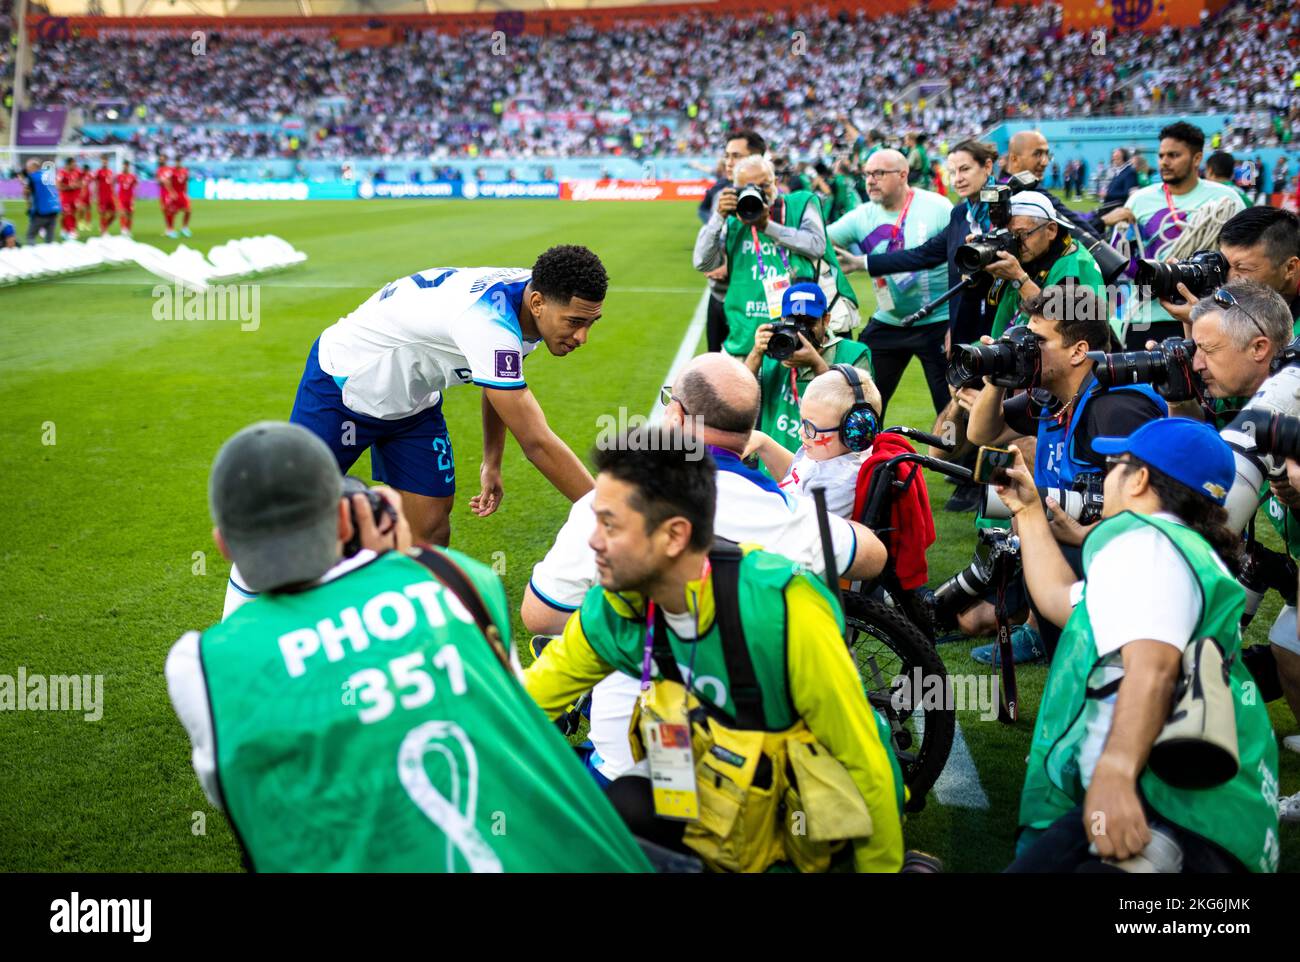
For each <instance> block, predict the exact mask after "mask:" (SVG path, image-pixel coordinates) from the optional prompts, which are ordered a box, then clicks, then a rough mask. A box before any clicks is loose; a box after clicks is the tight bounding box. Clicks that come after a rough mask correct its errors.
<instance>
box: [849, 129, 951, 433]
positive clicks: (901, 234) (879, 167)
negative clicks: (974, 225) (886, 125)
mask: <svg viewBox="0 0 1300 962" xmlns="http://www.w3.org/2000/svg"><path fill="white" fill-rule="evenodd" d="M864 176H865V177H866V181H867V203H865V204H863V205H861V206H860V207H856V208H854V209H853V210H851V211H849V212H848V213H847V214H845V215H844V216H843V217H841V218H840V219H839V220H837V221H835V223H833V224H831V225H830V227H828V228H827V230H826V233H827V234H828V235H829V236H830V239H831V243H832V244H834V245H835V250H836V253H837V254H838V255H839V259H840V266H841V267H842V268H843V269H844V270H845V271H846V272H848V271H860V270H863V269H864V268H865V265H866V259H867V255H870V254H882V253H887V252H890V251H900V250H903V249H905V248H909V247H919V246H920V245H921V244H924V243H925V242H926V241H928V240H929V239H930V238H932V237H935V236H937V235H939V234H942V233H944V232H945V231H946V230H947V229H948V222H949V221H950V220H951V219H952V204H951V203H950V202H949V201H948V198H946V197H941V196H940V195H939V194H936V193H934V192H933V191H928V190H918V189H916V188H914V187H909V186H908V185H907V181H908V165H907V158H905V157H904V156H903V155H902V154H901V153H899V152H898V151H897V150H889V149H885V150H878V151H876V152H875V153H874V154H872V155H871V156H870V157H869V158H867V163H866V166H865V167H864ZM872 287H873V289H874V290H875V293H876V311H875V313H874V314H872V315H871V321H870V323H868V324H867V326H866V328H865V329H864V330H863V332H862V336H861V338H860V340H861V341H862V342H863V343H864V344H866V345H867V346H868V347H869V348H871V364H872V369H873V371H874V373H875V380H876V385H877V386H878V387H879V388H880V396H881V400H882V403H884V404H885V405H886V406H887V405H888V404H889V399H890V398H891V397H892V396H893V394H894V391H895V390H896V389H897V388H898V383H899V381H900V380H901V379H902V377H903V372H904V371H905V370H907V365H908V364H909V363H911V360H912V358H913V357H915V358H917V359H918V360H919V361H920V362H921V369H922V370H923V371H924V372H925V381H926V384H927V385H928V387H929V389H930V400H931V402H932V403H933V404H934V410H935V413H938V412H939V411H942V410H943V408H944V406H945V405H946V404H947V403H948V396H949V395H948V385H947V381H946V380H945V374H946V372H947V368H948V362H947V358H946V357H945V355H944V350H943V339H944V334H945V333H946V332H947V329H948V305H947V304H944V305H943V306H942V307H940V308H939V309H938V310H936V311H935V312H934V313H933V314H931V315H930V316H929V317H927V318H925V319H924V320H922V321H920V322H918V323H917V324H916V325H915V326H913V327H903V326H902V325H901V322H902V319H903V318H905V317H907V315H909V314H911V313H912V312H913V311H916V310H919V309H920V308H921V306H922V305H923V304H925V303H927V302H928V301H931V300H933V299H934V298H936V297H938V296H939V295H940V294H942V293H943V292H944V291H945V290H947V288H948V266H947V265H946V264H940V265H939V266H937V267H933V268H931V269H929V270H921V271H914V272H910V273H906V274H891V275H889V276H888V277H877V278H875V279H874V281H873V282H872ZM883 415H884V412H883V411H882V412H881V416H882V417H883Z"/></svg>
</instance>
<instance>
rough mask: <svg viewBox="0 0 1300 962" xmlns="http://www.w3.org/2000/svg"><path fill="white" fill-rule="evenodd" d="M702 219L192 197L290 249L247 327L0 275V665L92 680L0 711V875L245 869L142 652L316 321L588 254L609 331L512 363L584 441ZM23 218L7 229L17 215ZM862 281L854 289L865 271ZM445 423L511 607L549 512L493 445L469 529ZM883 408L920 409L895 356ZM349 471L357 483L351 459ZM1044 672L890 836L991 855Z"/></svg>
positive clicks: (147, 282)
mask: <svg viewBox="0 0 1300 962" xmlns="http://www.w3.org/2000/svg"><path fill="white" fill-rule="evenodd" d="M698 224H699V222H698V221H697V220H696V218H695V213H694V205H692V204H689V203H619V202H593V203H583V204H579V203H554V202H544V201H485V202H481V203H468V202H454V201H453V202H428V201H407V202H401V201H391V202H383V201H373V202H309V203H273V202H224V203H215V202H208V203H204V202H199V203H197V204H196V205H195V212H194V224H193V226H194V231H195V234H194V237H193V239H191V240H188V241H185V243H188V244H189V245H190V246H193V247H196V248H198V249H200V250H203V251H207V250H208V249H209V248H211V247H212V246H213V245H215V244H218V243H220V242H222V241H225V240H228V239H231V238H234V237H241V236H249V235H256V234H265V233H272V234H278V235H280V236H281V237H284V238H285V239H286V240H288V241H290V242H291V243H292V244H293V245H294V246H295V247H297V248H298V249H299V250H302V251H304V252H306V253H307V254H308V256H309V260H308V261H307V262H306V263H305V264H303V265H301V266H299V267H296V268H293V269H291V270H288V271H285V272H283V273H280V274H275V275H270V276H267V277H264V278H261V279H259V280H258V281H257V282H256V283H257V284H258V295H259V297H258V307H259V315H260V316H259V318H258V323H257V326H256V329H255V330H242V329H241V323H240V321H239V320H238V319H234V320H184V319H174V320H159V319H157V317H156V314H158V313H161V311H156V310H155V305H156V303H157V302H158V300H157V297H156V295H155V286H156V285H157V284H159V283H160V282H159V281H158V280H157V279H156V278H154V277H153V276H152V275H150V274H148V273H146V272H145V271H143V270H141V269H138V268H134V267H133V268H124V269H116V270H112V271H105V272H101V273H94V274H87V275H81V276H76V277H69V278H65V279H62V280H58V281H53V282H44V283H37V284H30V285H22V286H18V287H8V288H0V364H3V367H4V369H5V371H6V372H7V373H6V375H5V377H4V379H3V381H0V409H3V410H4V411H5V427H4V430H3V432H0V477H3V482H2V483H3V489H4V493H5V499H4V500H5V503H6V504H7V505H8V508H7V509H6V519H5V521H4V523H3V525H2V526H0V585H2V586H3V593H4V598H5V603H4V605H3V608H2V609H0V674H3V675H10V676H15V675H16V674H17V672H18V670H19V669H20V668H22V669H25V671H26V672H27V673H28V674H29V675H31V674H44V675H64V674H79V675H102V676H103V678H104V681H103V706H102V710H103V717H102V718H101V719H100V720H98V721H93V722H92V721H85V720H83V718H82V715H81V714H80V713H75V712H54V711H43V712H30V711H26V712H18V711H4V712H0V869H3V870H5V871H23V870H29V871H31V870H34V871H231V870H237V869H239V868H240V858H239V852H238V849H237V846H236V843H235V840H234V838H233V836H232V834H231V832H230V830H229V828H228V826H227V824H226V822H225V820H224V818H223V817H222V816H221V815H220V813H219V812H217V811H215V810H213V809H211V808H210V806H209V805H208V804H207V801H206V799H205V798H204V797H203V794H202V792H201V791H200V789H199V786H198V783H197V781H196V779H195V777H194V774H193V772H192V770H191V768H190V762H189V742H188V739H187V738H186V736H185V732H184V731H183V729H182V728H181V725H180V723H179V722H178V721H177V720H176V717H175V715H174V714H173V712H172V709H171V705H170V703H169V701H168V698H167V691H166V685H165V683H164V679H163V673H162V668H163V661H164V658H165V657H166V654H167V651H168V649H169V647H170V646H171V644H172V643H173V642H174V641H175V640H176V639H177V638H178V637H179V636H180V635H181V633H182V632H184V631H185V630H187V629H191V628H203V627H206V626H207V625H209V624H211V623H212V622H214V621H216V620H217V619H219V618H220V615H221V608H222V601H223V597H224V594H225V588H226V575H227V571H228V565H227V564H226V563H225V562H224V561H223V560H222V559H221V556H220V555H219V554H218V552H217V550H216V548H215V546H214V545H213V543H212V538H211V520H210V517H209V514H208V504H207V476H208V469H209V466H210V464H211V461H212V458H213V456H214V455H215V453H216V451H217V449H218V447H219V446H220V445H221V443H222V441H224V440H225V439H226V438H228V437H229V436H230V435H231V434H233V433H234V432H235V431H237V430H239V429H240V428H241V427H243V426H245V425H247V424H249V423H251V422H253V421H257V420H261V419H265V418H278V419H283V418H287V417H288V414H289V410H290V407H291V405H292V402H293V396H294V390H295V387H296V385H297V383H298V378H299V376H300V375H301V373H302V368H303V362H304V359H305V357H306V354H307V349H308V348H309V346H310V345H311V342H312V340H313V339H314V338H315V336H316V335H317V334H318V333H319V332H320V331H321V330H322V329H323V328H324V327H325V326H326V325H328V324H330V323H332V322H333V321H334V320H336V319H337V318H338V317H340V316H341V315H343V314H345V313H347V312H348V311H350V310H351V309H352V308H354V307H355V306H356V305H357V304H359V303H360V302H361V301H362V300H364V299H365V298H366V297H368V296H369V295H370V294H371V293H372V292H373V291H374V290H376V289H377V288H379V287H380V286H382V285H383V284H384V283H386V282H387V281H389V280H391V279H393V278H395V277H400V276H403V275H405V274H409V273H411V272H413V271H416V270H420V269H423V268H427V267H431V266H436V265H442V264H447V265H503V266H509V265H525V266H526V265H528V264H531V263H532V261H533V259H534V258H535V257H536V256H537V254H538V253H540V252H541V251H542V250H543V249H545V248H547V247H549V246H551V245H552V244H556V243H579V244H585V245H587V246H589V247H591V248H592V249H593V250H595V251H596V252H597V253H599V254H600V256H601V257H602V259H603V260H604V262H605V264H606V267H607V268H608V271H609V275H610V283H611V289H610V294H609V297H608V299H607V301H606V304H605V316H604V318H603V319H602V320H601V321H600V322H599V323H598V324H597V325H596V327H595V329H594V331H593V334H592V337H591V340H590V342H589V343H588V345H587V346H586V347H585V348H583V349H582V350H581V351H579V352H577V354H575V355H573V356H572V357H569V358H566V359H563V360H561V359H559V358H554V357H550V356H541V355H539V356H538V357H536V358H534V360H533V361H531V362H530V363H529V372H528V373H529V384H530V385H531V387H532V388H533V390H534V392H535V393H536V394H537V396H538V398H539V399H540V401H541V403H542V405H543V407H544V408H545V409H546V413H547V417H548V419H549V420H550V422H551V424H552V426H553V427H554V428H555V430H556V431H557V432H558V433H559V434H560V436H561V437H563V438H564V439H565V440H566V441H567V442H568V443H569V444H570V446H572V447H573V448H574V450H576V451H578V452H580V453H582V454H585V453H586V452H588V451H589V449H590V448H591V445H592V443H593V442H594V440H595V438H596V435H597V433H598V431H599V426H598V419H600V418H601V417H602V416H603V415H613V416H615V417H617V416H618V414H619V410H620V408H624V409H626V411H627V412H628V413H629V414H645V413H648V412H649V410H650V408H651V405H652V404H653V402H654V400H655V397H656V394H657V392H658V390H659V387H660V386H661V385H662V384H663V383H664V377H665V374H666V372H667V370H668V368H669V366H670V364H671V362H672V359H673V357H674V356H675V355H676V353H677V350H678V347H679V345H680V343H681V341H682V339H683V336H684V334H685V332H686V330H687V328H688V327H689V325H690V321H691V317H692V315H693V313H694V312H695V311H696V309H697V307H698V305H699V302H700V295H701V292H702V290H703V283H702V280H701V278H700V276H699V275H698V274H696V273H695V272H694V271H693V270H692V269H691V264H690V259H691V246H692V243H693V240H694V236H695V231H696V229H697V227H698ZM18 228H19V233H20V236H21V233H22V232H23V230H24V229H25V224H24V223H22V222H21V220H20V223H19V224H18ZM160 231H161V221H160V218H159V216H158V213H157V211H156V209H153V208H152V207H151V205H141V210H140V212H139V219H138V222H137V225H136V236H137V238H138V239H140V240H144V241H146V242H149V243H155V244H157V245H158V246H159V247H161V248H163V249H164V250H171V249H172V248H174V247H175V246H176V243H177V242H176V241H169V240H166V239H164V238H162V237H161V236H160ZM857 287H858V289H859V291H860V292H861V293H862V294H863V295H864V297H865V298H866V299H867V301H868V302H869V300H870V293H869V291H868V289H867V285H865V284H863V283H862V282H861V279H860V277H859V279H858V283H857ZM243 326H249V327H251V326H252V325H251V324H248V325H243ZM699 349H700V350H702V349H703V345H702V344H701V345H700V346H699ZM445 409H446V414H447V419H448V422H449V424H450V430H451V436H452V439H453V442H454V444H455V447H456V461H457V465H458V474H459V475H460V478H461V487H460V488H459V490H458V492H457V504H456V509H455V513H454V516H453V526H452V543H453V545H455V546H456V547H458V548H461V549H462V550H464V551H467V552H469V553H470V554H471V555H474V556H475V557H478V558H480V559H483V560H485V561H489V562H495V563H496V564H497V567H498V569H499V570H500V569H501V568H502V567H503V568H504V578H505V582H506V587H507V590H508V592H509V595H510V598H511V600H512V601H513V602H514V603H515V604H516V605H517V604H518V602H519V599H520V597H521V595H522V592H523V588H524V586H525V584H526V583H527V580H528V576H529V573H530V571H531V568H532V566H533V564H534V563H535V562H536V561H537V560H538V559H539V558H541V556H542V555H543V553H544V552H545V550H546V548H547V547H548V546H549V544H550V541H551V538H552V536H553V535H554V533H555V531H556V530H557V529H558V528H559V527H560V525H561V524H562V522H563V520H564V517H565V513H566V511H567V502H566V501H565V500H564V499H563V498H562V497H561V496H560V495H559V494H557V493H556V492H555V491H553V490H552V489H551V488H550V487H549V485H547V484H546V482H545V481H544V480H543V479H542V478H541V477H540V476H539V475H538V474H537V473H536V472H535V471H534V470H533V469H532V468H531V467H530V466H529V465H528V464H527V463H526V462H525V461H524V459H523V457H522V455H521V454H520V452H519V450H518V448H517V447H515V446H514V445H513V444H511V445H510V446H508V448H507V454H506V459H505V490H506V495H505V500H504V502H503V503H502V506H501V508H500V510H498V511H497V512H496V514H494V515H493V516H491V517H489V518H486V519H478V518H475V517H474V516H473V515H472V514H471V513H470V512H469V509H468V505H467V502H468V499H469V497H470V495H471V494H474V493H476V492H477V487H476V484H477V467H478V464H479V460H480V456H481V450H480V441H479V438H480V427H479V396H478V392H477V391H474V390H460V391H452V392H450V393H449V394H448V395H447V401H446V405H445ZM889 420H890V422H891V423H900V422H901V423H906V424H911V425H914V426H917V427H922V428H929V426H930V424H931V422H932V421H933V415H932V411H931V410H930V406H929V402H928V399H927V396H926V394H925V391H924V386H923V383H922V379H921V376H920V369H919V367H918V366H917V365H913V366H912V367H911V369H909V371H908V373H907V375H906V377H905V378H904V381H903V384H902V387H901V388H900V390H899V393H898V395H897V396H896V397H895V399H894V401H893V402H892V403H891V406H890V411H889ZM353 473H354V474H359V475H361V476H363V477H368V476H369V475H368V463H367V461H366V458H365V457H364V456H363V458H362V460H361V462H359V464H358V465H357V467H356V468H354V469H353ZM931 491H932V496H933V498H934V500H935V502H936V509H938V508H939V506H940V505H942V503H943V501H944V500H946V498H947V495H948V492H949V491H950V489H949V488H948V486H947V485H945V484H943V483H942V482H941V481H940V480H939V479H935V478H932V479H931ZM936 522H937V526H938V532H939V540H938V542H937V543H936V544H935V545H934V547H933V548H932V549H931V551H930V555H929V560H930V571H931V576H932V581H933V582H934V583H937V582H938V581H939V580H941V579H943V578H945V577H947V576H948V575H949V574H951V573H952V572H954V571H957V570H958V569H960V568H962V567H964V566H965V565H966V564H967V563H968V561H969V560H970V554H971V550H972V548H973V546H974V537H973V530H972V526H971V516H970V515H954V514H947V513H944V512H942V511H938V512H937V517H936ZM1261 527H1267V525H1263V526H1261ZM1265 537H1266V538H1268V537H1271V531H1269V532H1266V534H1265ZM1273 544H1274V546H1275V547H1276V543H1275V542H1274V543H1273ZM1276 610H1277V599H1276V597H1272V598H1270V599H1268V601H1266V603H1265V607H1264V609H1263V610H1262V611H1261V614H1260V616H1259V617H1258V618H1257V619H1256V621H1255V624H1254V625H1253V626H1252V627H1251V630H1250V633H1249V640H1251V641H1260V640H1262V639H1263V638H1264V637H1265V634H1266V630H1267V626H1268V625H1269V624H1270V623H1271V621H1272V619H1273V616H1274V614H1275V613H1276ZM516 629H517V631H519V632H520V634H522V631H521V628H520V626H518V625H516ZM973 644H974V642H955V643H951V644H946V645H943V646H941V648H940V652H941V654H942V656H943V658H944V660H945V662H946V663H947V665H948V668H949V671H950V672H954V673H985V672H987V671H988V669H987V668H984V667H982V666H979V665H977V664H976V663H975V662H974V661H972V660H971V659H970V657H969V654H968V652H969V649H970V648H971V647H972V646H973ZM521 656H522V657H523V659H524V661H525V662H527V661H528V659H529V657H530V656H529V655H528V653H527V652H526V651H521ZM1044 674H1045V669H1044V668H1042V667H1041V666H1031V667H1025V668H1022V669H1021V670H1020V672H1019V678H1020V686H1021V698H1022V701H1023V704H1024V706H1025V709H1024V711H1023V715H1022V720H1021V721H1020V722H1019V723H1018V724H1017V725H1015V726H1012V727H1008V726H1004V725H1001V724H999V723H997V722H995V721H983V720H981V719H980V717H979V712H978V711H977V710H975V709H974V708H972V710H970V711H966V712H961V713H960V714H959V720H960V724H961V729H962V734H963V736H964V742H965V745H966V747H967V750H968V754H969V763H970V764H967V765H966V766H965V768H966V771H967V778H966V791H964V792H958V793H954V794H953V795H952V796H951V797H950V799H949V800H950V802H951V804H944V803H943V802H941V801H939V800H937V799H936V798H933V797H932V798H931V801H930V803H929V805H928V806H927V807H926V809H925V810H924V811H923V812H921V813H919V814H916V815H911V816H909V817H908V821H907V825H906V833H907V843H908V845H909V847H913V848H921V849H924V850H926V851H930V852H933V853H935V854H938V855H940V856H941V857H942V858H943V859H944V860H945V861H946V863H947V865H948V868H949V869H950V870H957V871H995V870H998V869H1001V868H1002V867H1004V866H1005V865H1006V864H1007V862H1008V861H1009V860H1010V857H1011V853H1012V847H1013V833H1014V829H1015V813H1016V807H1017V799H1018V796H1019V790H1020V784H1021V781H1022V778H1023V775H1024V770H1025V757H1026V755H1027V754H1028V750H1029V740H1030V733H1031V729H1032V725H1033V720H1034V707H1035V705H1036V702H1037V700H1038V697H1039V694H1040V692H1041V689H1042V682H1043V677H1044ZM1270 707H1271V710H1272V717H1273V721H1274V725H1275V727H1276V728H1277V730H1278V731H1279V733H1283V734H1287V733H1291V732H1294V731H1296V730H1297V725H1296V721H1295V719H1294V718H1292V716H1291V713H1290V711H1289V710H1288V709H1287V708H1286V707H1285V706H1284V705H1283V704H1282V703H1281V702H1275V703H1274V704H1273V705H1272V706H1270ZM1281 754H1282V756H1283V757H1282V770H1281V788H1282V791H1283V792H1285V793H1290V792H1295V791H1297V790H1300V756H1296V755H1295V754H1292V753H1290V752H1286V751H1282V752H1281ZM953 764H954V765H955V764H957V762H956V761H954V763H953ZM975 785H978V790H975V789H974V786H975ZM981 796H982V798H981ZM967 806H973V807H967ZM981 806H982V807H981ZM1281 831H1282V852H1283V868H1284V869H1285V870H1290V871H1295V870H1297V869H1300V830H1297V828H1296V826H1294V825H1284V826H1282V829H1281Z"/></svg>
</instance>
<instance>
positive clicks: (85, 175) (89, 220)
mask: <svg viewBox="0 0 1300 962" xmlns="http://www.w3.org/2000/svg"><path fill="white" fill-rule="evenodd" d="M94 179H95V172H94V171H93V170H91V169H90V164H89V163H83V164H82V166H81V193H80V194H78V195H77V229H78V230H83V231H89V230H90V225H91V224H93V223H94V221H95V212H94V210H93V209H92V208H91V206H90V187H91V184H92V183H93V181H94Z"/></svg>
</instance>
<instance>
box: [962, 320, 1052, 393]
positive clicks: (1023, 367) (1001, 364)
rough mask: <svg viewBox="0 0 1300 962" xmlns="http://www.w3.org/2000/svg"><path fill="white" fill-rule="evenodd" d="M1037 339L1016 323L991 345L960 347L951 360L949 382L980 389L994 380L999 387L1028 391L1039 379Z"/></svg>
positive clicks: (1029, 331)
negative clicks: (990, 380)
mask: <svg viewBox="0 0 1300 962" xmlns="http://www.w3.org/2000/svg"><path fill="white" fill-rule="evenodd" d="M1039 362H1040V354H1039V348H1038V337H1037V336H1036V335H1035V334H1034V332H1033V331H1031V330H1030V329H1029V328H1028V327H1027V326H1025V325H1023V324H1017V325H1016V326H1015V327H1010V328H1007V331H1006V333H1005V334H1003V335H1002V338H1001V339H1000V340H998V341H994V342H993V343H992V344H959V345H958V346H957V347H956V349H955V350H954V351H953V354H952V358H951V359H950V360H949V361H948V383H949V384H951V385H952V386H953V387H978V386H979V385H980V382H981V379H983V378H986V377H987V378H991V379H992V381H993V383H994V384H996V385H998V386H999V387H1010V388H1026V387H1030V386H1032V385H1033V383H1034V382H1035V381H1036V380H1037V379H1038V372H1039V366H1040V364H1039Z"/></svg>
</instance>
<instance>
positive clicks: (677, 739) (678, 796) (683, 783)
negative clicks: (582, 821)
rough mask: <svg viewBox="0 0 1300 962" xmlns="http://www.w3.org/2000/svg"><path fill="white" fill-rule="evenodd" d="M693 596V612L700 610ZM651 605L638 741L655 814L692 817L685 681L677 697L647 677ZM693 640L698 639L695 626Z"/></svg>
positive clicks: (695, 814)
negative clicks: (648, 769)
mask: <svg viewBox="0 0 1300 962" xmlns="http://www.w3.org/2000/svg"><path fill="white" fill-rule="evenodd" d="M709 568H710V564H709V562H708V560H707V559H706V560H705V562H704V574H703V575H701V577H700V586H701V590H703V585H704V579H705V578H707V577H708V572H709ZM698 605H699V596H698V595H697V596H696V617H698V612H699V607H698ZM655 623H656V622H655V605H654V602H653V601H651V602H650V603H649V604H648V605H647V607H646V636H645V656H644V658H643V659H642V661H641V744H642V745H643V746H644V748H645V753H646V760H647V761H648V762H649V763H650V788H651V794H652V796H653V798H654V806H655V814H656V815H658V816H659V817H660V818H674V819H678V820H679V821H685V822H694V821H697V820H698V819H699V817H700V793H699V789H698V788H697V786H696V781H695V752H694V750H693V749H692V748H691V722H690V719H689V718H688V717H687V712H686V700H687V699H686V687H685V686H683V693H682V699H681V701H680V702H679V701H677V700H676V699H671V698H668V697H666V694H667V692H668V689H667V688H666V687H665V686H659V685H652V684H651V683H650V660H651V656H652V653H653V651H654V631H655ZM696 634H697V637H696V639H695V642H694V644H695V645H699V644H700V638H699V634H700V633H699V632H697V633H696ZM697 650H698V649H697V648H695V647H692V649H691V666H690V669H689V671H688V677H690V676H693V675H694V673H695V672H694V668H695V665H694V662H695V652H696V651H697Z"/></svg>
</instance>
